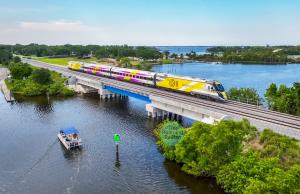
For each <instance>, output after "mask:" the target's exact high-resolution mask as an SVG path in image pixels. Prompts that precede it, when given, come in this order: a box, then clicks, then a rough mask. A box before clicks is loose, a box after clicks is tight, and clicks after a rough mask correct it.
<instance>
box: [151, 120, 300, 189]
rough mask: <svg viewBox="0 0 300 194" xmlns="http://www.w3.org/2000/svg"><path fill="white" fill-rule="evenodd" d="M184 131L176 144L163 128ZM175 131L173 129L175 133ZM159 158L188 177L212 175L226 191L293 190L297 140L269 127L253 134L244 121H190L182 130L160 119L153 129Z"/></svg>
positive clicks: (299, 163)
mask: <svg viewBox="0 0 300 194" xmlns="http://www.w3.org/2000/svg"><path fill="white" fill-rule="evenodd" d="M170 128H171V129H173V130H175V129H174V128H177V129H178V130H179V131H182V130H183V131H184V136H183V138H180V139H179V140H178V141H177V143H176V144H169V143H166V141H164V138H165V136H163V135H162V133H164V131H165V130H170ZM179 131H178V133H179ZM156 135H157V137H158V142H157V144H158V145H159V147H160V148H161V149H162V151H163V153H164V156H165V157H166V158H167V159H169V160H174V161H176V162H178V163H180V164H181V166H182V170H183V171H184V172H186V173H188V174H191V175H194V176H214V177H216V179H217V182H218V183H219V184H220V185H221V186H222V187H223V188H224V190H225V191H226V192H230V193H299V192H300V184H299V181H300V144H299V142H298V141H297V140H295V139H292V138H289V137H287V136H283V135H279V134H276V133H274V132H272V131H271V130H269V129H266V130H264V131H263V132H262V133H258V132H257V130H256V128H255V127H252V126H251V125H250V124H249V122H248V121H247V120H243V121H240V122H235V121H221V122H220V123H218V124H215V125H208V124H204V123H194V124H193V126H192V127H191V128H188V129H183V128H182V127H181V126H180V125H178V124H177V126H176V124H174V123H173V122H165V123H163V124H162V125H160V126H159V127H158V129H157V130H156Z"/></svg>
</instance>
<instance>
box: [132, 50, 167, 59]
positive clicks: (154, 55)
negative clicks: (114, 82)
mask: <svg viewBox="0 0 300 194" xmlns="http://www.w3.org/2000/svg"><path fill="white" fill-rule="evenodd" d="M136 57H140V58H142V59H146V60H147V59H158V58H160V57H161V53H160V52H159V51H158V50H157V49H156V48H152V47H137V48H136Z"/></svg>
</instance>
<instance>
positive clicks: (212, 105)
mask: <svg viewBox="0 0 300 194" xmlns="http://www.w3.org/2000/svg"><path fill="white" fill-rule="evenodd" d="M27 62H28V61H27ZM29 63H31V64H32V63H33V64H32V65H36V66H40V67H47V68H49V69H51V70H57V71H59V72H62V73H68V74H69V75H74V74H75V75H77V76H81V77H84V78H90V79H93V80H96V81H101V82H104V83H106V84H107V85H110V86H114V87H118V88H122V89H124V90H126V89H128V88H134V89H135V90H136V91H139V92H138V93H141V92H142V93H145V94H148V95H157V96H161V97H165V98H169V99H172V100H177V101H180V102H185V103H187V104H189V105H196V106H201V107H205V108H209V109H210V110H211V111H222V112H224V113H231V114H235V115H239V116H241V117H245V118H251V119H256V120H260V121H265V122H268V123H272V124H277V125H281V126H285V127H288V128H292V129H296V130H300V117H297V116H293V115H288V114H285V113H279V112H275V111H271V110H266V109H262V108H260V107H257V106H255V105H249V104H245V103H241V102H236V101H228V102H226V103H219V102H214V101H208V100H204V99H200V98H196V97H193V96H189V95H185V94H180V93H174V92H170V91H165V90H160V89H157V88H151V87H146V86H142V85H137V84H133V83H129V82H123V81H117V80H114V79H111V78H105V77H99V76H95V75H91V74H86V73H82V72H76V71H71V70H69V69H67V68H64V67H61V66H55V65H49V64H47V63H43V62H37V61H32V60H30V61H29Z"/></svg>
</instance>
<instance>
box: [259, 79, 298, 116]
mask: <svg viewBox="0 0 300 194" xmlns="http://www.w3.org/2000/svg"><path fill="white" fill-rule="evenodd" d="M265 97H266V99H267V102H268V105H269V108H270V109H271V110H276V111H279V112H284V113H289V114H293V115H300V82H295V83H294V84H293V87H290V88H289V87H287V86H285V85H280V86H279V88H278V87H277V86H276V84H274V83H272V84H271V85H270V86H269V88H268V89H267V91H266V93H265Z"/></svg>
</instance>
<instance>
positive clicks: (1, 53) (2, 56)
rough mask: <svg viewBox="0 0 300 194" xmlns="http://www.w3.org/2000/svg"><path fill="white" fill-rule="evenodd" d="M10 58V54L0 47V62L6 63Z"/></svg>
mask: <svg viewBox="0 0 300 194" xmlns="http://www.w3.org/2000/svg"><path fill="white" fill-rule="evenodd" d="M11 59H12V54H11V53H10V52H9V51H7V50H6V49H4V48H0V64H3V65H7V64H8V63H9V62H10V61H11Z"/></svg>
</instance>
